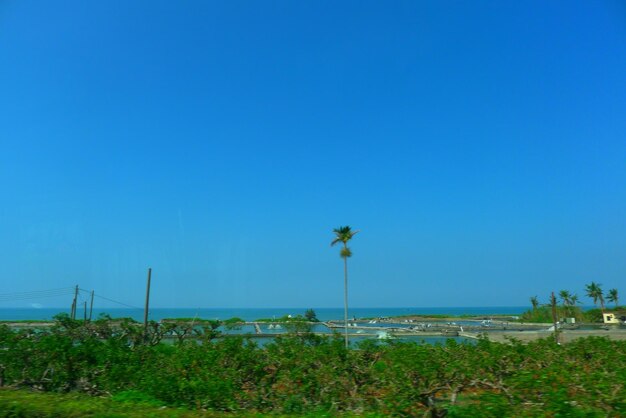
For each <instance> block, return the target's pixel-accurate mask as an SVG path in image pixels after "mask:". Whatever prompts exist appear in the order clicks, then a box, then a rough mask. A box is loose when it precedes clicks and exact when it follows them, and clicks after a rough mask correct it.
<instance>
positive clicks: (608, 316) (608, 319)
mask: <svg viewBox="0 0 626 418" xmlns="http://www.w3.org/2000/svg"><path fill="white" fill-rule="evenodd" d="M602 319H604V323H605V324H619V319H618V318H617V317H616V316H615V314H614V313H603V314H602Z"/></svg>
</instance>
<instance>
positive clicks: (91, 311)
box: [89, 290, 93, 321]
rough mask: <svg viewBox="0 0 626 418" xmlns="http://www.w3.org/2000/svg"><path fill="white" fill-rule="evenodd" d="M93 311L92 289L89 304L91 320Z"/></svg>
mask: <svg viewBox="0 0 626 418" xmlns="http://www.w3.org/2000/svg"><path fill="white" fill-rule="evenodd" d="M92 313H93V290H92V291H91V304H90V305H89V320H90V321H91V314H92Z"/></svg>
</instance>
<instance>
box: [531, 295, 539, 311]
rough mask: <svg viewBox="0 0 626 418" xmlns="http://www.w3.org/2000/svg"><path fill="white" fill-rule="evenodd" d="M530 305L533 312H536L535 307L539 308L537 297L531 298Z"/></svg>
mask: <svg viewBox="0 0 626 418" xmlns="http://www.w3.org/2000/svg"><path fill="white" fill-rule="evenodd" d="M530 303H531V304H532V305H533V311H535V310H537V307H539V299H537V296H531V298H530Z"/></svg>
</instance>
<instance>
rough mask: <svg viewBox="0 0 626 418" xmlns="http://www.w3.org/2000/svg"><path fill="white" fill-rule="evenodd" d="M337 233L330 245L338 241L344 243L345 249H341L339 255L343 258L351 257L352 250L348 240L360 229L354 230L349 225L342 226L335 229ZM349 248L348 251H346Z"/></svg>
mask: <svg viewBox="0 0 626 418" xmlns="http://www.w3.org/2000/svg"><path fill="white" fill-rule="evenodd" d="M333 232H334V233H335V239H334V240H333V241H332V242H331V243H330V246H331V247H332V246H334V245H335V244H338V243H340V242H341V243H343V247H344V249H342V250H341V252H340V253H339V255H340V256H341V258H349V257H351V256H352V252H351V251H350V249H349V248H348V241H350V240H351V239H352V237H354V236H355V235H356V234H358V232H359V231H353V230H352V228H350V227H349V226H340V227H339V228H335V229H333ZM345 250H347V251H345Z"/></svg>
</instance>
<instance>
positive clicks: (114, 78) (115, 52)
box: [0, 0, 626, 307]
mask: <svg viewBox="0 0 626 418" xmlns="http://www.w3.org/2000/svg"><path fill="white" fill-rule="evenodd" d="M625 215H626V4H625V3H624V2H623V1H618V0H615V1H610V0H607V1H569V0H568V1H553V2H545V1H523V2H514V1H500V0H498V1H467V2H457V1H431V2H426V1H394V2H380V1H342V2H336V1H264V2H253V1H219V2H218V1H188V2H171V1H145V2H144V1H136V2H127V1H99V2H97V1H48V2H31V1H7V0H4V1H2V2H0V283H1V284H0V293H11V292H19V291H31V290H41V289H51V288H59V287H66V286H72V285H74V284H80V285H81V287H82V288H85V289H92V288H93V289H95V290H96V292H97V293H100V294H102V295H105V296H108V297H111V298H115V299H117V300H122V301H126V302H127V303H130V304H133V305H141V303H142V299H143V294H144V291H145V271H146V269H147V267H148V266H151V267H152V268H153V270H154V274H153V293H152V302H153V305H154V306H159V307H278V306H280V307H339V306H342V303H343V276H342V274H343V267H342V262H341V259H340V258H339V255H338V248H330V246H329V244H330V241H331V240H332V238H333V237H332V229H333V228H335V227H338V226H340V225H345V224H348V225H351V226H352V227H354V228H356V229H360V230H361V231H362V232H361V233H360V234H359V235H357V236H356V238H355V239H354V241H353V244H352V249H353V252H354V256H353V258H352V259H351V260H350V274H351V276H350V289H351V293H350V304H351V305H352V306H355V307H377V306H380V307H384V306H386V307H394V306H420V307H429V306H502V305H526V304H528V298H529V297H530V296H532V295H539V297H540V299H541V300H543V301H545V300H547V295H548V294H549V292H550V291H551V290H555V291H558V290H560V289H569V290H571V291H573V292H576V293H578V294H579V295H580V296H582V295H583V288H584V285H585V283H589V282H590V281H591V280H595V281H597V282H600V283H602V284H604V287H605V290H606V289H608V288H611V287H617V288H618V289H620V290H621V292H622V293H626V286H624V285H625V284H626V216H625ZM584 300H585V302H587V303H589V301H588V300H587V299H586V298H584ZM31 302H34V301H17V302H3V306H29V305H30V303H31ZM35 302H37V303H41V304H43V305H44V306H50V305H52V306H61V305H66V304H69V300H68V298H67V297H65V298H61V299H51V300H41V301H35ZM66 302H67V303H66ZM0 307H2V306H0Z"/></svg>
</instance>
